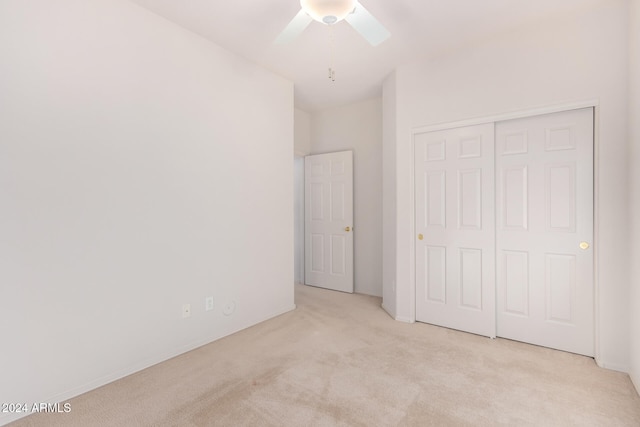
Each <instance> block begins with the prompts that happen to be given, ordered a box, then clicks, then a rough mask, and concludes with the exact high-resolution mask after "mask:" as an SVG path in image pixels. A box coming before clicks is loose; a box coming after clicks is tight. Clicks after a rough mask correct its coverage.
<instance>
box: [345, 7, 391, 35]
mask: <svg viewBox="0 0 640 427" xmlns="http://www.w3.org/2000/svg"><path fill="white" fill-rule="evenodd" d="M344 20H345V21H347V22H348V23H349V24H351V26H352V27H353V28H354V29H355V30H356V31H357V32H359V33H360V35H361V36H362V37H364V38H365V39H366V40H367V41H368V42H369V43H371V45H372V46H378V45H379V44H380V43H382V42H383V41H385V40H386V39H388V38H389V37H390V36H391V33H390V32H389V30H387V29H386V28H385V27H383V26H382V24H381V23H380V22H378V20H377V19H376V18H374V17H373V15H372V14H370V13H369V11H368V10H367V9H365V8H364V7H363V6H362V5H361V4H360V2H356V7H355V9H354V10H353V13H351V14H349V15H347V17H346V18H344Z"/></svg>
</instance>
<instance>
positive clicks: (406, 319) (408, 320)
mask: <svg viewBox="0 0 640 427" xmlns="http://www.w3.org/2000/svg"><path fill="white" fill-rule="evenodd" d="M396 320H397V321H398V322H404V323H416V321H415V320H414V319H410V318H408V317H404V316H396Z"/></svg>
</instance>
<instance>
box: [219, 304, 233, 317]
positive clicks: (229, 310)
mask: <svg viewBox="0 0 640 427" xmlns="http://www.w3.org/2000/svg"><path fill="white" fill-rule="evenodd" d="M234 311H236V302H235V301H227V303H226V304H225V305H224V307H223V308H222V314H224V315H225V316H231V315H232V314H233V312H234Z"/></svg>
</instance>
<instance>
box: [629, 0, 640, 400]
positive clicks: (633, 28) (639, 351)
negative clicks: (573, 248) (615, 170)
mask: <svg viewBox="0 0 640 427" xmlns="http://www.w3.org/2000/svg"><path fill="white" fill-rule="evenodd" d="M629 4H630V11H629V12H630V13H629V19H630V20H629V23H630V26H629V41H630V45H629V65H630V67H629V76H630V88H629V95H630V96H629V134H630V135H629V137H630V138H629V143H630V148H631V153H630V154H631V155H630V156H629V165H630V169H629V176H630V179H629V182H630V183H631V197H630V198H629V199H630V203H631V210H630V212H631V213H630V217H629V218H630V225H631V240H630V241H631V242H640V0H631V1H630V2H629ZM629 246H630V249H631V260H632V262H631V263H630V264H631V298H630V299H629V300H630V302H631V304H630V307H629V309H630V312H631V328H630V329H631V331H630V339H629V342H630V346H631V356H630V359H631V370H630V374H631V378H632V380H633V382H634V384H635V386H636V389H637V390H638V392H640V263H638V260H640V248H638V246H637V245H634V244H630V245H629Z"/></svg>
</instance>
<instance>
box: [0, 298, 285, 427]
mask: <svg viewBox="0 0 640 427" xmlns="http://www.w3.org/2000/svg"><path fill="white" fill-rule="evenodd" d="M295 309H296V305H295V304H293V305H292V306H290V307H289V308H287V309H284V310H281V311H278V312H276V313H273V314H272V315H268V316H266V317H265V318H264V319H262V320H258V321H257V322H255V323H251V324H248V325H243V326H241V327H239V328H237V329H234V330H232V331H231V332H228V333H226V334H223V335H218V336H210V337H207V338H205V339H202V340H198V341H196V342H193V343H190V344H187V345H185V346H182V347H179V348H176V349H173V350H170V351H167V352H164V353H161V354H158V355H156V356H154V357H152V358H148V359H145V360H142V361H140V362H138V363H135V364H133V365H131V366H129V367H127V368H125V369H121V370H118V371H116V372H113V373H111V374H109V375H105V376H103V377H100V378H97V379H95V380H93V381H89V382H88V383H86V384H83V385H81V386H78V387H75V388H72V389H71V390H67V391H64V392H62V393H59V394H57V395H55V396H52V397H50V398H48V399H44V400H42V402H38V403H52V404H53V403H61V404H62V403H65V402H67V401H69V400H71V399H72V398H74V397H77V396H79V395H81V394H83V393H87V392H89V391H91V390H95V389H97V388H98V387H102V386H104V385H107V384H109V383H112V382H114V381H117V380H119V379H122V378H124V377H126V376H129V375H132V374H135V373H136V372H139V371H142V370H143V369H147V368H150V367H151V366H154V365H157V364H158V363H162V362H165V361H167V360H169V359H172V358H174V357H177V356H180V355H181V354H184V353H187V352H189V351H191V350H195V349H196V348H198V347H202V346H203V345H207V344H210V343H212V342H214V341H217V340H219V339H221V338H224V337H226V336H229V335H233V334H235V333H237V332H240V331H242V330H244V329H247V328H250V327H251V326H255V325H257V324H259V323H262V322H264V321H266V320H269V319H273V318H274V317H278V316H280V315H282V314H285V313H288V312H290V311H292V310H295ZM28 415H31V414H30V413H18V414H16V413H4V414H0V426H4V425H6V424H9V423H10V422H13V421H16V420H18V419H20V418H24V417H26V416H28Z"/></svg>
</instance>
